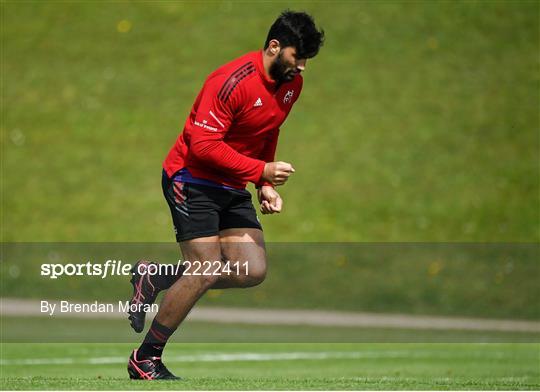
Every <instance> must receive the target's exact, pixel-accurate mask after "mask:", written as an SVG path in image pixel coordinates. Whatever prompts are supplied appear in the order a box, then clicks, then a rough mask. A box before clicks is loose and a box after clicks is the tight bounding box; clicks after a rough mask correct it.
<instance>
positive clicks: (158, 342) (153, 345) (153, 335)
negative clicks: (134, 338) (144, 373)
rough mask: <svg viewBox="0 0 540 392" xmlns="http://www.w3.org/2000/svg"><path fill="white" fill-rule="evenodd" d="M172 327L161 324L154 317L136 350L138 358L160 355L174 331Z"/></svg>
mask: <svg viewBox="0 0 540 392" xmlns="http://www.w3.org/2000/svg"><path fill="white" fill-rule="evenodd" d="M174 331H175V330H174V329H170V328H167V327H166V326H164V325H161V324H160V323H158V322H157V321H156V319H154V321H152V326H151V327H150V329H149V330H148V333H147V334H146V336H145V338H144V341H143V342H142V344H141V346H140V347H139V350H138V351H137V357H138V358H148V357H161V354H162V353H163V349H164V348H165V344H167V340H169V337H170V336H171V335H172V334H173V333H174Z"/></svg>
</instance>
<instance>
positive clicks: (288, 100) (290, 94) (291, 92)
mask: <svg viewBox="0 0 540 392" xmlns="http://www.w3.org/2000/svg"><path fill="white" fill-rule="evenodd" d="M293 96H294V90H287V93H286V94H285V96H284V97H283V103H291V100H292V97H293Z"/></svg>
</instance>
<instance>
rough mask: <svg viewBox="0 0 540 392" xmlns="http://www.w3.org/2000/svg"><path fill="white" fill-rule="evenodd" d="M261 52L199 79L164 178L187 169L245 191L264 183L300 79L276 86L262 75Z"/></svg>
mask: <svg viewBox="0 0 540 392" xmlns="http://www.w3.org/2000/svg"><path fill="white" fill-rule="evenodd" d="M262 55H263V54H262V51H256V52H250V53H248V54H246V55H244V56H242V57H240V58H238V59H236V60H233V61H232V62H230V63H228V64H225V65H223V66H221V67H220V68H218V69H217V70H216V71H214V72H213V73H212V74H210V76H208V78H207V79H206V82H205V83H204V86H203V88H202V90H201V91H200V92H199V95H198V96H197V98H196V100H195V103H194V104H193V107H192V108H191V112H190V114H189V116H188V118H187V120H186V123H185V125H184V130H183V132H182V133H181V134H180V135H179V136H178V138H177V140H176V142H175V144H174V145H173V147H172V148H171V150H170V151H169V154H168V155H167V157H166V158H165V161H164V162H163V168H164V169H165V171H166V172H167V175H168V176H169V177H172V176H173V174H175V173H176V172H177V171H178V170H180V169H183V168H187V169H188V170H189V172H190V173H191V175H192V176H193V177H194V178H202V179H206V180H210V181H214V182H217V183H219V184H222V185H225V186H229V187H233V188H238V189H244V188H245V187H246V185H247V183H248V182H253V183H255V184H256V185H263V184H265V183H264V182H263V181H262V180H261V175H262V173H263V170H264V165H265V163H266V162H272V161H274V155H275V151H276V146H277V141H278V135H279V127H280V126H281V124H283V122H284V121H285V119H286V118H287V116H288V114H289V111H290V110H291V108H292V105H293V104H294V103H295V102H296V100H297V99H298V96H299V95H300V91H301V90H302V77H301V76H300V75H296V76H295V78H294V79H293V80H292V81H290V82H286V83H283V84H281V85H279V86H277V84H276V82H274V81H273V80H271V79H269V78H268V76H267V75H266V73H265V71H264V67H263V61H262Z"/></svg>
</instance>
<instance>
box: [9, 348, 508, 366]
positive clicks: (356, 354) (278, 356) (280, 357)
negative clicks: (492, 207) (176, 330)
mask: <svg viewBox="0 0 540 392" xmlns="http://www.w3.org/2000/svg"><path fill="white" fill-rule="evenodd" d="M456 355H457V356H459V355H460V353H459V352H456V353H446V355H442V353H433V352H425V353H422V352H416V353H415V352H411V351H409V350H403V351H397V350H396V351H319V352H282V353H249V352H246V353H231V354H223V353H204V354H194V355H170V356H169V355H168V356H166V358H165V359H166V361H167V362H168V363H170V362H240V361H296V360H325V359H392V358H395V359H398V358H406V359H413V358H415V359H419V358H430V359H434V358H441V356H442V357H447V356H450V357H452V358H453V357H454V356H456ZM482 357H483V358H487V357H489V359H502V358H504V353H500V352H492V353H490V355H485V353H483V356H482ZM126 362H127V356H125V357H89V358H69V357H62V358H22V359H2V360H0V365H2V366H6V365H12V366H14V365H74V364H77V365H102V364H122V363H126Z"/></svg>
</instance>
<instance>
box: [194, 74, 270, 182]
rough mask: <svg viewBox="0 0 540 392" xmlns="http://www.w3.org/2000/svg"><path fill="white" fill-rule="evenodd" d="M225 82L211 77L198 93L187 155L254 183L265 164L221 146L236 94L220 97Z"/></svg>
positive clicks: (227, 146)
mask: <svg viewBox="0 0 540 392" xmlns="http://www.w3.org/2000/svg"><path fill="white" fill-rule="evenodd" d="M225 82H226V78H225V76H224V75H217V76H214V77H213V78H211V79H209V80H208V81H207V82H206V84H205V86H204V89H203V91H202V92H201V96H200V98H199V99H200V102H199V106H198V108H197V113H195V115H194V118H193V119H192V132H191V133H190V140H189V148H190V154H192V156H193V157H194V158H195V159H197V160H199V161H204V163H205V164H207V165H212V166H214V167H215V168H216V169H218V170H219V171H221V172H223V173H225V174H228V175H230V176H232V177H237V178H242V179H245V180H246V181H251V182H253V183H257V182H258V181H259V180H260V178H261V175H262V174H263V171H264V166H265V162H264V161H263V160H259V159H254V158H251V157H248V156H246V155H243V154H241V153H239V152H238V151H236V150H235V149H233V148H232V147H231V146H229V145H228V144H227V143H225V142H224V137H225V135H226V134H227V132H228V130H229V127H230V126H231V123H232V121H233V116H234V114H233V113H235V111H236V110H237V106H238V102H237V96H236V94H231V95H230V96H229V97H228V98H227V99H224V97H223V94H220V90H221V89H222V87H223V85H224V83H225ZM192 116H193V115H192Z"/></svg>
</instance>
